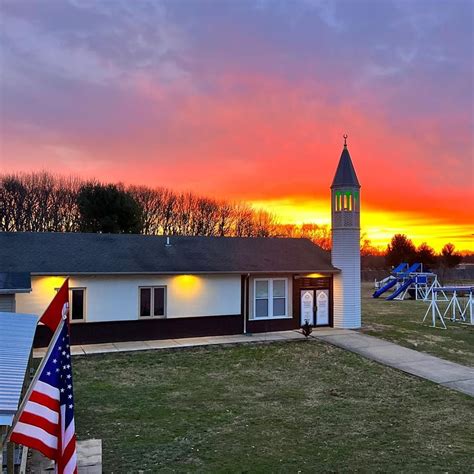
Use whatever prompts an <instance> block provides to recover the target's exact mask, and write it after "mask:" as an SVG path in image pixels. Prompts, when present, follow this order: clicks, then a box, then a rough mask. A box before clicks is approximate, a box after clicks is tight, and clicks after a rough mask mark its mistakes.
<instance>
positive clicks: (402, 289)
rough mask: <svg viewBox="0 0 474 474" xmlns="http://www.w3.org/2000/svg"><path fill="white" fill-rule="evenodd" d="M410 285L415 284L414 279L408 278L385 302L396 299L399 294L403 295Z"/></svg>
mask: <svg viewBox="0 0 474 474" xmlns="http://www.w3.org/2000/svg"><path fill="white" fill-rule="evenodd" d="M412 283H415V279H414V278H409V279H408V280H407V281H406V282H405V283H403V285H401V286H400V288H398V290H395V291H394V292H393V293H392V294H391V295H390V296H389V297H387V298H386V300H387V301H391V300H393V299H394V298H396V297H397V296H398V295H399V294H400V293H403V292H404V291H405V290H406V289H407V288H408V287H409V286H410V285H411V284H412Z"/></svg>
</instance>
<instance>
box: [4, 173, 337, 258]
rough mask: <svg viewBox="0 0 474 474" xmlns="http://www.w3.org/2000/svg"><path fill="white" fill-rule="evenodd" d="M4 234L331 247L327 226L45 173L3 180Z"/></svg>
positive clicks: (197, 198) (185, 196)
mask: <svg viewBox="0 0 474 474" xmlns="http://www.w3.org/2000/svg"><path fill="white" fill-rule="evenodd" d="M0 231H8V232H15V231H16V232H20V231H23V232H104V233H141V234H149V235H191V236H196V235H204V236H220V237H306V238H309V239H311V240H312V241H313V242H315V243H317V244H318V245H320V246H322V247H323V248H325V249H330V247H331V239H330V230H329V226H326V225H322V226H320V225H317V224H303V225H300V226H298V225H290V224H288V225H287V224H285V225H282V224H279V223H278V222H277V219H276V218H275V216H274V215H273V214H271V213H270V212H267V211H265V210H256V209H253V208H252V207H250V206H249V205H247V204H243V203H240V202H229V201H226V200H216V199H211V198H207V197H202V196H198V195H196V194H194V193H190V192H186V193H176V192H173V191H171V190H169V189H167V188H164V187H157V188H150V187H147V186H124V185H123V184H104V183H101V182H99V181H97V180H89V181H87V180H82V179H80V178H77V177H62V176H56V175H53V174H51V173H47V172H39V173H19V174H6V175H1V176H0Z"/></svg>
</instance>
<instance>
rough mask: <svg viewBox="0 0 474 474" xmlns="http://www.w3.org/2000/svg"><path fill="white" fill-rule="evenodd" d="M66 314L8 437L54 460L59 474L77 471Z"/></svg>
mask: <svg viewBox="0 0 474 474" xmlns="http://www.w3.org/2000/svg"><path fill="white" fill-rule="evenodd" d="M68 329H69V328H68V320H67V316H66V317H65V318H63V319H62V320H61V322H60V323H59V326H58V328H57V330H56V332H55V334H54V337H53V340H52V341H51V344H50V346H49V351H48V353H47V355H46V357H45V360H44V361H43V362H44V363H43V364H42V367H40V369H39V370H40V372H39V375H38V377H37V378H36V379H35V380H34V381H33V382H32V387H31V389H30V392H29V395H27V398H26V403H24V405H23V408H22V409H21V411H20V416H19V417H18V421H17V422H16V424H15V425H14V427H13V429H12V434H11V436H10V440H11V441H12V442H15V443H19V444H23V445H25V446H28V447H29V448H33V449H36V450H38V451H40V452H42V453H43V454H44V455H45V456H46V457H48V458H50V459H54V460H55V461H56V470H57V472H58V473H60V474H63V473H64V474H69V473H77V456H76V432H75V427H74V395H73V389H72V369H71V351H70V347H69V330H68Z"/></svg>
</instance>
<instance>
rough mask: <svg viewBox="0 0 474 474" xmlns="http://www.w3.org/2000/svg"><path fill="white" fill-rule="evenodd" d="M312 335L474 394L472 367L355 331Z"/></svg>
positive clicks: (473, 372)
mask: <svg viewBox="0 0 474 474" xmlns="http://www.w3.org/2000/svg"><path fill="white" fill-rule="evenodd" d="M313 334H314V337H315V339H318V340H321V341H324V342H328V343H329V344H333V345H334V346H337V347H341V348H342V349H346V350H348V351H351V352H355V353H356V354H359V355H361V356H363V357H366V358H368V359H372V360H375V361H377V362H380V363H381V364H384V365H387V366H389V367H393V368H395V369H399V370H402V371H403V372H406V373H408V374H411V375H416V376H417V377H421V378H423V379H427V380H431V381H432V382H435V383H438V384H440V385H443V386H445V387H448V388H451V389H453V390H458V391H459V392H463V393H467V394H468V395H471V396H472V397H474V368H472V367H467V366H465V365H461V364H456V363H454V362H449V361H447V360H445V359H440V358H439V357H435V356H431V355H429V354H425V353H424V352H419V351H415V350H413V349H408V348H406V347H402V346H399V345H398V344H393V343H392V342H388V341H384V340H382V339H379V338H377V337H373V336H367V335H365V334H360V333H358V332H355V331H346V332H344V333H342V332H341V333H338V334H318V331H314V332H313Z"/></svg>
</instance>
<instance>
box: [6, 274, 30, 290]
mask: <svg viewBox="0 0 474 474" xmlns="http://www.w3.org/2000/svg"><path fill="white" fill-rule="evenodd" d="M29 291H31V276H30V274H29V273H28V272H0V294H2V293H27V292H29Z"/></svg>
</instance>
